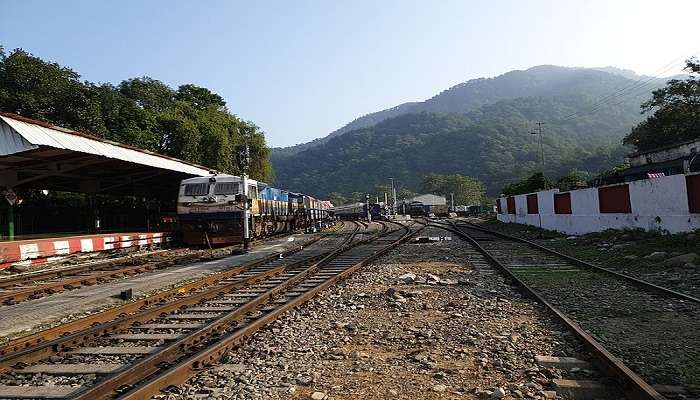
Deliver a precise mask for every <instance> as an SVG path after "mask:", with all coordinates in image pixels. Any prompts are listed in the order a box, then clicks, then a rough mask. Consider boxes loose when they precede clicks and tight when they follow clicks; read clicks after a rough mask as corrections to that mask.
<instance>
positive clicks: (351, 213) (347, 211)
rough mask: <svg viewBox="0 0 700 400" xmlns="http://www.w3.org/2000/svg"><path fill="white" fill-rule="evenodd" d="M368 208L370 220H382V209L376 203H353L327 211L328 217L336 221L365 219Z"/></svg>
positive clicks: (383, 214) (383, 212) (383, 213)
mask: <svg viewBox="0 0 700 400" xmlns="http://www.w3.org/2000/svg"><path fill="white" fill-rule="evenodd" d="M368 208H369V215H370V216H371V217H372V220H379V219H382V218H384V216H385V214H386V213H385V211H384V207H383V206H382V205H381V204H378V203H369V204H368V203H353V204H347V205H344V206H337V207H333V208H331V209H329V210H328V212H329V213H330V215H331V216H332V217H334V218H337V219H346V220H349V219H363V218H367V210H368Z"/></svg>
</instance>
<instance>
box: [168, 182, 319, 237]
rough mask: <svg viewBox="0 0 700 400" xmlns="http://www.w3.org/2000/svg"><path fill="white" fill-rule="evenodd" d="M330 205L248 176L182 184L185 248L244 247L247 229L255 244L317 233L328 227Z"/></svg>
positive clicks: (180, 203)
mask: <svg viewBox="0 0 700 400" xmlns="http://www.w3.org/2000/svg"><path fill="white" fill-rule="evenodd" d="M246 205H247V207H248V213H247V218H246V217H245V215H246V213H245V211H246ZM330 206H331V205H330V203H329V202H327V201H321V200H318V199H315V198H313V197H311V196H307V195H304V194H301V193H293V192H289V191H286V190H282V189H277V188H273V187H271V186H269V185H267V184H266V183H263V182H259V181H256V180H253V179H249V178H246V177H240V176H235V175H227V174H215V175H211V176H201V177H195V178H190V179H185V180H183V181H182V182H181V183H180V190H179V193H178V200H177V214H178V218H179V221H180V228H181V230H182V237H183V241H184V242H185V243H187V244H189V245H210V246H211V245H223V244H226V245H228V244H239V243H243V242H244V237H245V236H244V233H245V228H244V224H248V230H249V238H251V239H253V238H259V237H264V236H269V235H272V234H276V233H282V232H291V231H295V230H298V229H305V230H307V231H316V230H318V229H320V228H322V227H323V226H325V225H326V224H327V222H328V209H329V208H330Z"/></svg>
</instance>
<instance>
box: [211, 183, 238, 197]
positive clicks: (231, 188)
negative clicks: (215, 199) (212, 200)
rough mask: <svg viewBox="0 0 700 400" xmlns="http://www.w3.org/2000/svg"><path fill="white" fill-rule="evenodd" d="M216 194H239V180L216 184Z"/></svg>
mask: <svg viewBox="0 0 700 400" xmlns="http://www.w3.org/2000/svg"><path fill="white" fill-rule="evenodd" d="M214 194H223V195H226V194H238V183H237V182H221V183H217V184H216V185H215V186H214Z"/></svg>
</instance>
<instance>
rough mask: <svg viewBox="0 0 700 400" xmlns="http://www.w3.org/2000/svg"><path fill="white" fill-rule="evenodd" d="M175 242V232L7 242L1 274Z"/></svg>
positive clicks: (1, 248) (0, 251)
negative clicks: (82, 255) (81, 256)
mask: <svg viewBox="0 0 700 400" xmlns="http://www.w3.org/2000/svg"><path fill="white" fill-rule="evenodd" d="M172 240H173V233H172V232H128V233H105V234H95V235H75V236H60V235H58V236H55V237H49V238H46V237H45V238H37V239H24V240H15V241H3V242H0V270H1V269H7V268H10V267H12V266H31V265H37V264H45V263H47V262H53V261H58V260H60V259H62V258H65V257H67V256H70V255H72V254H76V253H92V252H99V251H105V250H115V249H123V248H129V247H137V248H141V247H146V246H165V245H168V244H169V243H170V242H172Z"/></svg>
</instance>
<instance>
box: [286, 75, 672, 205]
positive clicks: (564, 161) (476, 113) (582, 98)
mask: <svg viewBox="0 0 700 400" xmlns="http://www.w3.org/2000/svg"><path fill="white" fill-rule="evenodd" d="M661 85H663V80H649V81H648V82H646V84H644V85H641V84H635V81H634V80H631V79H628V78H626V77H625V76H623V75H621V74H617V73H611V72H607V71H601V70H596V69H583V68H563V67H554V66H541V67H534V68H531V69H528V70H526V71H513V72H509V73H507V74H504V75H501V76H499V77H496V78H491V79H476V80H471V81H468V82H465V83H463V84H460V85H457V86H454V87H452V88H450V89H448V90H446V91H444V92H442V93H440V94H438V95H437V96H435V97H433V98H431V99H429V100H426V101H424V102H421V103H407V104H402V105H401V106H398V107H394V108H392V109H390V110H384V111H380V112H378V113H374V114H370V115H368V116H364V117H361V118H358V119H357V120H355V121H353V122H351V123H350V124H348V125H346V126H345V127H343V128H341V129H339V130H338V131H335V132H333V133H332V134H331V135H329V136H327V137H325V138H322V139H317V140H316V141H314V142H310V143H305V144H302V145H297V146H294V147H291V148H287V149H282V150H280V149H276V150H275V151H273V156H272V162H273V166H274V168H275V173H276V184H277V185H279V186H281V187H291V188H295V190H300V191H304V192H308V193H314V194H317V195H319V196H325V195H327V194H328V193H330V192H333V191H337V192H342V193H349V192H353V191H368V190H371V189H372V188H373V187H374V185H376V184H383V183H385V182H386V180H387V178H388V177H394V178H396V179H397V180H398V181H399V182H401V184H402V186H403V187H407V188H409V189H416V188H417V187H418V185H419V181H420V179H421V177H422V176H424V175H426V174H430V173H437V174H455V173H457V174H463V175H470V176H474V177H478V178H479V179H480V180H481V181H482V182H484V183H485V185H486V187H487V190H488V193H489V194H491V195H493V194H497V193H498V192H499V190H500V189H501V187H502V186H503V185H505V184H507V183H511V182H514V181H516V180H519V179H521V178H523V177H525V176H526V175H528V174H530V173H532V172H533V171H536V170H537V169H538V168H540V167H539V165H538V162H537V137H536V136H534V135H531V134H530V132H531V131H532V130H533V129H534V127H535V126H536V125H535V122H536V121H545V127H544V135H543V138H544V140H543V141H544V148H545V160H546V172H547V174H548V175H552V176H554V175H564V174H568V173H569V172H571V171H572V170H574V169H576V170H581V171H588V172H591V173H595V172H598V171H602V170H605V169H607V168H609V167H610V166H611V165H614V164H617V163H619V162H620V161H622V158H623V157H624V155H625V154H626V153H627V152H628V151H629V149H626V148H623V147H622V146H621V145H620V143H621V139H622V137H623V136H624V135H626V134H627V133H628V132H629V130H630V129H631V128H632V127H633V126H634V125H635V124H636V123H638V122H639V121H640V120H641V118H642V117H641V115H640V111H639V105H640V104H641V103H642V102H643V101H644V100H646V99H648V98H649V96H650V92H651V90H653V89H654V88H656V87H659V86H661ZM630 87H631V88H633V89H632V90H626V91H624V89H626V88H630ZM620 89H623V93H624V95H623V96H620V97H619V98H612V99H611V100H612V101H609V102H607V103H606V104H604V106H603V107H600V106H599V105H597V103H598V102H599V101H600V99H601V98H605V96H608V95H610V93H616V92H617V91H619V90H620ZM572 113H580V114H578V115H576V116H575V117H569V118H567V117H568V116H570V115H571V114H572Z"/></svg>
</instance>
